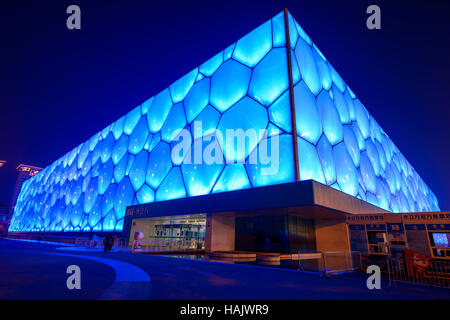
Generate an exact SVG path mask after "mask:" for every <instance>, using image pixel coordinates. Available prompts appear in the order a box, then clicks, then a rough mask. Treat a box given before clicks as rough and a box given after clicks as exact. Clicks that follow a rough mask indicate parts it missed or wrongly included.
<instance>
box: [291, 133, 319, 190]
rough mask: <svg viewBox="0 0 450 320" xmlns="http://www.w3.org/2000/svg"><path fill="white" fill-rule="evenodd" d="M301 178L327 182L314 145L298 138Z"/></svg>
mask: <svg viewBox="0 0 450 320" xmlns="http://www.w3.org/2000/svg"><path fill="white" fill-rule="evenodd" d="M297 145H298V162H299V169H300V180H315V181H318V182H320V183H323V184H325V183H326V182H325V178H324V176H323V171H322V166H321V165H320V161H319V156H318V155H317V151H316V148H315V147H314V145H312V144H311V143H309V142H308V141H306V140H303V139H302V138H300V137H298V138H297Z"/></svg>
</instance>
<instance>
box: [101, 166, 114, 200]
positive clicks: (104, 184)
mask: <svg viewBox="0 0 450 320" xmlns="http://www.w3.org/2000/svg"><path fill="white" fill-rule="evenodd" d="M113 175H114V164H113V163H112V161H108V162H106V163H105V164H104V165H102V166H101V167H100V170H99V175H98V194H100V195H101V194H104V193H105V191H106V189H107V188H108V186H109V184H110V183H111V180H112V178H113Z"/></svg>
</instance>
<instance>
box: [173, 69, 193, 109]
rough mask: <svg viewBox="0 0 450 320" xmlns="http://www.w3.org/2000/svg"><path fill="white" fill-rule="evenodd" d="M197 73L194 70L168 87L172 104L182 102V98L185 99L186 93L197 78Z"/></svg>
mask: <svg viewBox="0 0 450 320" xmlns="http://www.w3.org/2000/svg"><path fill="white" fill-rule="evenodd" d="M197 73H198V70H197V69H194V70H192V71H191V72H189V73H188V74H186V75H184V76H183V77H181V78H180V79H179V80H177V81H175V82H174V83H173V84H172V85H171V86H170V93H171V95H172V100H173V103H177V102H180V101H183V99H184V97H186V95H187V93H188V92H189V90H190V89H191V87H192V85H193V84H194V81H195V79H196V78H197Z"/></svg>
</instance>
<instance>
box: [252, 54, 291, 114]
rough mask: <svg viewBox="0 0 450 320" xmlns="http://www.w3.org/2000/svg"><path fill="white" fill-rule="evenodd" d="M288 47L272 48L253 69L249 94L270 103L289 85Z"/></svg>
mask: <svg viewBox="0 0 450 320" xmlns="http://www.w3.org/2000/svg"><path fill="white" fill-rule="evenodd" d="M287 70H288V68H287V58H286V48H275V49H273V50H271V51H270V52H269V53H268V54H267V55H266V56H265V57H264V59H262V60H261V62H260V63H259V64H258V65H257V66H256V67H255V68H254V69H253V74H252V80H251V82H250V88H249V93H248V94H249V95H250V96H251V97H253V98H255V99H256V100H258V101H259V102H260V103H262V104H263V105H266V106H268V105H270V104H271V103H272V102H273V101H275V99H276V98H277V97H278V96H279V95H280V94H281V93H282V92H283V91H285V90H286V89H287V88H288V86H289V81H288V74H287Z"/></svg>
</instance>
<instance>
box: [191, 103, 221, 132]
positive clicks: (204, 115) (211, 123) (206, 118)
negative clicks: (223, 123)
mask: <svg viewBox="0 0 450 320" xmlns="http://www.w3.org/2000/svg"><path fill="white" fill-rule="evenodd" d="M219 119H220V113H219V112H218V111H217V110H216V109H214V108H213V107H212V106H210V105H208V106H207V107H206V108H205V109H203V111H202V112H201V113H200V114H199V115H198V117H197V118H195V120H194V123H193V137H194V140H196V139H199V138H201V137H204V136H206V135H209V134H212V133H213V132H214V131H215V130H216V128H217V124H218V123H219Z"/></svg>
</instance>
